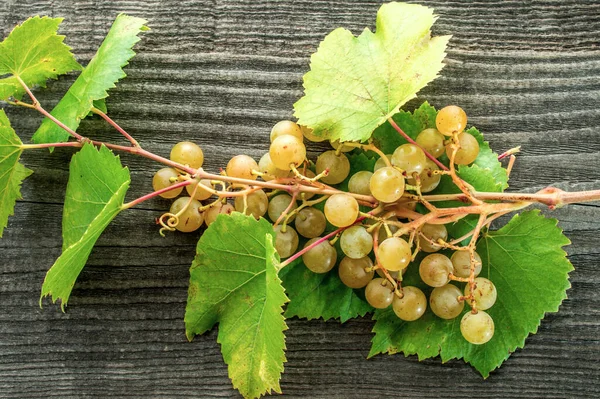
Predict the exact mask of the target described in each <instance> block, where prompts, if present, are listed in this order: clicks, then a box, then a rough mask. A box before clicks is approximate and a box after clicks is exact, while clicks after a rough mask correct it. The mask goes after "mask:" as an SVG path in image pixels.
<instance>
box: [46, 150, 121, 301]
mask: <svg viewBox="0 0 600 399" xmlns="http://www.w3.org/2000/svg"><path fill="white" fill-rule="evenodd" d="M129 183H130V178H129V170H128V169H127V168H124V167H123V166H122V165H121V161H120V160H119V157H118V156H116V155H114V154H113V153H112V151H111V150H109V149H108V148H106V147H104V146H102V147H101V148H100V149H99V150H98V149H96V148H95V147H94V146H93V145H91V144H86V145H84V146H83V148H82V149H81V151H79V152H78V153H77V154H75V155H74V156H73V159H72V160H71V166H70V174H69V182H68V184H67V193H66V196H65V207H64V211H63V250H62V254H61V256H60V257H59V258H58V259H57V261H56V262H55V263H54V265H53V266H52V267H51V268H50V270H48V273H47V274H46V278H45V279H44V284H43V285H42V294H41V297H40V302H41V300H42V299H43V298H44V297H45V296H51V297H52V302H53V303H55V302H56V301H57V300H58V299H60V300H61V308H62V309H63V311H64V309H65V306H66V305H67V302H68V301H69V296H70V295H71V290H72V289H73V286H74V285H75V280H77V276H79V273H81V270H82V269H83V267H84V266H85V263H86V261H87V259H88V257H89V255H90V252H91V251H92V248H93V247H94V244H95V243H96V240H98V237H100V234H102V232H103V231H104V229H105V228H106V226H108V224H109V223H110V222H111V221H112V220H113V219H114V218H115V216H117V214H118V213H119V212H120V211H121V209H122V208H121V206H122V205H123V200H124V198H125V193H126V192H127V189H128V188H129Z"/></svg>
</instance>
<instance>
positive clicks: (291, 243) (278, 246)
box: [273, 225, 298, 259]
mask: <svg viewBox="0 0 600 399" xmlns="http://www.w3.org/2000/svg"><path fill="white" fill-rule="evenodd" d="M282 228H283V226H282V225H279V226H275V227H273V230H275V250H276V251H277V253H278V254H279V257H280V258H281V259H284V258H289V257H290V256H292V255H293V254H294V252H296V249H298V234H297V233H296V230H294V229H293V228H291V227H290V226H285V232H284V231H281V230H282Z"/></svg>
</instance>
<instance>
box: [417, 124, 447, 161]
mask: <svg viewBox="0 0 600 399" xmlns="http://www.w3.org/2000/svg"><path fill="white" fill-rule="evenodd" d="M415 141H416V142H417V144H419V145H420V146H421V148H423V149H424V150H425V151H427V152H428V153H430V154H431V155H433V156H434V157H436V158H439V157H440V156H441V155H442V154H443V153H444V150H445V148H444V135H443V134H441V133H440V132H439V131H438V130H437V129H425V130H423V131H422V132H421V133H419V135H418V136H417V138H416V139H415Z"/></svg>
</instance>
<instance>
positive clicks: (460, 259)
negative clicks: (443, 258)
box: [450, 251, 481, 278]
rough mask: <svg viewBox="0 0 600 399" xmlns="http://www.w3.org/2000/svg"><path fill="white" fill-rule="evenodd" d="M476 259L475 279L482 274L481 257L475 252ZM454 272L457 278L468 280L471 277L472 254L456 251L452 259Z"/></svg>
mask: <svg viewBox="0 0 600 399" xmlns="http://www.w3.org/2000/svg"><path fill="white" fill-rule="evenodd" d="M473 255H474V257H475V277H477V276H478V275H479V273H481V257H480V256H479V254H478V253H477V252H473ZM450 260H451V261H452V266H454V271H453V272H452V273H453V274H454V275H455V276H457V277H464V278H467V277H469V276H470V275H471V254H469V251H456V252H454V253H453V254H452V257H451V258H450Z"/></svg>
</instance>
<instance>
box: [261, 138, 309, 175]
mask: <svg viewBox="0 0 600 399" xmlns="http://www.w3.org/2000/svg"><path fill="white" fill-rule="evenodd" d="M269 155H270V156H271V161H272V162H273V164H275V167H277V169H281V170H291V169H292V167H291V165H292V164H293V165H295V166H298V165H300V164H301V163H303V162H304V160H305V159H306V147H305V146H304V143H303V142H302V140H301V139H299V138H298V137H296V136H290V135H289V134H286V135H285V136H279V137H277V138H275V140H273V142H272V143H271V147H270V148H269Z"/></svg>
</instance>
